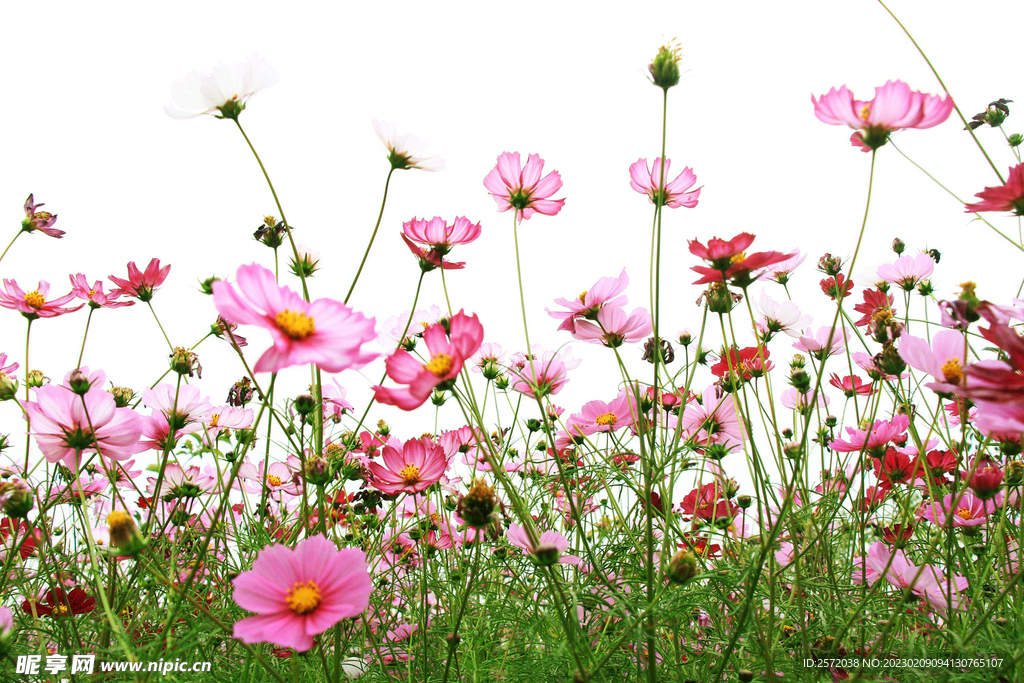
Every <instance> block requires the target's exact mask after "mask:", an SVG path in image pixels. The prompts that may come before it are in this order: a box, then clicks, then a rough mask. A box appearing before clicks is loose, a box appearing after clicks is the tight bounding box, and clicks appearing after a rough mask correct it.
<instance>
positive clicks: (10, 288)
mask: <svg viewBox="0 0 1024 683" xmlns="http://www.w3.org/2000/svg"><path fill="white" fill-rule="evenodd" d="M49 294H50V283H49V282H45V281H42V280H40V282H39V285H38V286H37V287H36V288H35V289H33V290H32V291H31V292H26V291H25V290H23V289H22V288H21V287H19V286H18V283H17V282H15V281H14V280H4V291H3V292H0V306H3V307H4V308H9V309H11V310H14V311H18V312H19V313H21V314H22V315H23V316H25V317H26V318H28V319H29V320H35V319H36V318H56V317H57V316H58V315H64V314H65V313H74V312H75V311H77V310H78V309H79V308H81V307H82V306H84V305H85V304H81V305H78V306H75V307H73V308H72V307H70V306H65V305H64V304H66V303H67V302H69V301H71V300H72V299H74V298H75V294H74V292H71V293H69V294H65V295H64V296H61V297H57V298H56V299H50V300H47V296H49Z"/></svg>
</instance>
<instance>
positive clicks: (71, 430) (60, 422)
mask: <svg viewBox="0 0 1024 683" xmlns="http://www.w3.org/2000/svg"><path fill="white" fill-rule="evenodd" d="M35 394H36V400H35V401H28V402H26V403H25V410H26V412H27V413H28V417H29V420H30V426H29V429H30V433H31V434H32V436H34V437H35V439H36V445H38V446H39V450H40V451H42V452H43V455H44V456H45V457H46V460H47V461H48V462H52V463H56V462H62V463H64V464H65V465H67V466H68V467H69V468H71V469H72V470H75V468H77V467H78V456H79V455H84V454H86V453H97V454H99V455H100V456H103V457H107V458H112V459H114V460H127V459H128V458H130V457H131V456H132V455H133V454H134V453H139V452H140V451H143V450H145V446H144V445H142V444H140V443H139V439H140V437H141V436H142V418H141V416H139V415H137V414H136V413H135V412H134V411H132V409H131V408H118V407H117V406H116V405H115V404H114V397H113V396H112V395H111V394H110V393H109V392H107V391H105V390H104V389H101V388H99V387H92V388H91V389H89V390H88V391H87V392H86V393H85V394H84V395H79V394H76V393H74V392H73V391H71V390H70V389H69V388H68V387H65V386H62V385H55V384H48V385H46V386H42V387H38V388H37V389H36V390H35Z"/></svg>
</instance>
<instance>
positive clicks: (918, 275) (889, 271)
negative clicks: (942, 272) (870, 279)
mask: <svg viewBox="0 0 1024 683" xmlns="http://www.w3.org/2000/svg"><path fill="white" fill-rule="evenodd" d="M934 270H935V260H934V259H933V258H932V257H931V256H929V255H928V254H926V253H920V254H918V255H917V256H911V255H910V254H904V255H903V256H900V257H899V258H898V259H896V262H895V263H887V264H885V265H882V266H879V267H878V277H879V278H881V279H882V280H885V281H886V282H891V283H892V284H894V285H899V286H900V287H902V288H903V289H904V290H905V291H908V292H910V291H913V290H914V288H915V287H917V285H918V284H920V283H921V282H923V281H926V280H927V279H928V278H930V277H931V275H932V272H933V271H934Z"/></svg>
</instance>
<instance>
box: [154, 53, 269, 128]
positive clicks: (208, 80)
mask: <svg viewBox="0 0 1024 683" xmlns="http://www.w3.org/2000/svg"><path fill="white" fill-rule="evenodd" d="M275 83H277V71H276V70H275V69H274V67H272V66H271V65H270V64H269V63H267V61H266V60H264V59H263V58H262V57H260V56H259V55H253V56H251V57H249V58H248V59H247V60H245V61H244V62H238V63H235V64H225V63H223V62H221V63H220V64H218V65H217V66H215V67H214V68H213V69H212V70H211V71H208V72H205V73H201V72H199V71H190V72H188V73H187V74H185V77H184V78H182V79H180V80H178V81H176V82H175V83H174V85H172V86H171V103H170V104H168V105H166V106H165V107H164V111H165V112H166V113H167V115H168V116H170V117H171V118H172V119H191V118H195V117H197V116H202V115H204V114H211V115H213V116H214V117H215V118H218V119H232V120H237V119H238V115H239V114H241V113H242V110H243V109H245V105H246V103H247V102H248V101H249V98H250V97H252V96H253V95H255V94H256V93H258V92H259V91H260V90H264V89H266V88H269V87H270V86H272V85H274V84H275ZM214 112H217V113H214Z"/></svg>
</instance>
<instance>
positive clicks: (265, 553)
mask: <svg viewBox="0 0 1024 683" xmlns="http://www.w3.org/2000/svg"><path fill="white" fill-rule="evenodd" d="M232 584H233V585H234V587H235V591H234V594H233V596H232V597H233V598H234V600H235V602H236V603H237V604H238V606H239V607H242V608H243V609H247V610H249V611H250V612H255V613H256V616H252V617H246V618H245V619H242V620H240V621H236V622H235V629H234V636H235V638H238V639H239V640H241V641H242V642H244V643H250V644H251V643H264V642H270V643H274V644H275V645H280V646H281V647H290V648H292V649H294V650H298V651H299V652H305V651H306V650H308V649H310V648H311V647H313V636H315V635H318V634H320V633H323V632H324V631H326V630H327V629H329V628H330V627H332V626H334V625H335V624H337V623H338V622H339V621H341V620H342V619H349V618H352V617H357V616H359V615H360V614H362V613H363V612H365V611H366V608H367V607H368V606H369V604H370V593H371V592H372V590H373V586H372V584H371V583H370V573H369V568H368V567H367V565H366V554H365V553H363V551H362V550H357V549H355V548H345V549H344V550H338V549H337V548H336V547H335V546H334V544H333V543H332V542H330V541H329V540H327V539H326V538H324V537H323V536H313V537H311V538H307V539H305V540H304V541H302V542H301V543H299V544H298V545H297V546H295V549H294V550H293V549H291V548H288V547H286V546H283V545H271V546H268V547H266V548H264V549H263V550H261V551H260V552H259V555H257V557H256V561H255V562H253V563H252V570H251V571H247V572H243V573H242V574H239V575H238V576H237V577H236V578H235V580H234V581H232Z"/></svg>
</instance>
